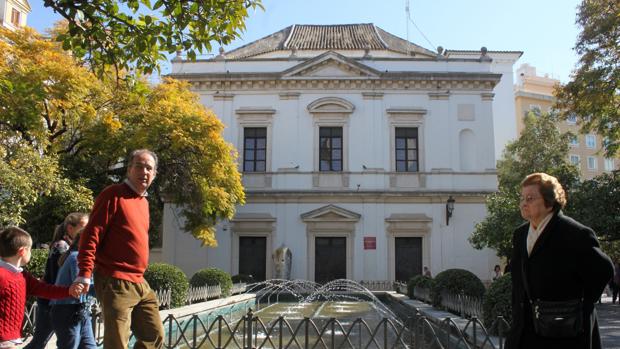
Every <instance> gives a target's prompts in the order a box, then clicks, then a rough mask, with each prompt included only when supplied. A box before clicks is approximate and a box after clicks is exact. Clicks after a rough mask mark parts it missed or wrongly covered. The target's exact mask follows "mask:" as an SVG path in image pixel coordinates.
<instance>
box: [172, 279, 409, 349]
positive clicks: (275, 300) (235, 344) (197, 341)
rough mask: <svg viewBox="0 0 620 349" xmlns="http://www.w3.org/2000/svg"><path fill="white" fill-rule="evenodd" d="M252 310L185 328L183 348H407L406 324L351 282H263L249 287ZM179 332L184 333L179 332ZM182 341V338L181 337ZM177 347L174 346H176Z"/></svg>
mask: <svg viewBox="0 0 620 349" xmlns="http://www.w3.org/2000/svg"><path fill="white" fill-rule="evenodd" d="M246 292H247V293H253V294H255V295H256V298H255V300H256V303H255V309H254V310H253V311H252V310H251V311H250V312H248V313H247V314H245V315H244V314H238V318H236V319H235V318H228V319H224V318H222V317H217V318H216V319H215V320H214V321H213V322H211V323H208V324H204V323H201V324H202V326H197V325H196V324H193V325H190V324H189V323H186V324H185V325H184V327H185V328H191V327H193V328H194V329H195V328H198V329H200V328H202V329H203V330H204V331H198V332H201V334H200V333H197V332H194V340H193V341H192V342H193V344H189V343H187V340H186V341H185V342H186V343H187V346H186V347H187V348H212V347H213V348H338V347H348V348H408V347H410V346H411V345H410V340H411V335H410V333H409V330H408V329H407V328H406V326H405V324H404V323H403V322H402V321H401V320H400V319H399V318H398V317H397V316H396V315H395V314H394V313H393V312H392V311H391V310H390V309H389V308H388V307H387V306H386V305H384V304H383V303H382V302H381V301H380V300H379V299H378V298H377V297H376V296H375V295H374V294H373V293H372V292H371V291H369V290H368V289H367V288H365V287H364V286H362V285H360V284H359V283H357V282H355V281H351V280H334V281H331V282H329V283H327V284H325V285H319V284H317V283H314V282H311V281H306V280H284V279H276V280H268V281H263V282H260V283H257V284H253V285H251V286H250V287H248V290H247V291H246ZM182 332H184V331H182ZM183 337H186V336H185V334H184V335H183ZM177 342H179V341H178V340H177Z"/></svg>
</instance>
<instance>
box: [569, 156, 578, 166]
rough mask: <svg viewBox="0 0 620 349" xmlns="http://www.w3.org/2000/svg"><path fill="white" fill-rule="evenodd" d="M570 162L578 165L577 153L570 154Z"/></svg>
mask: <svg viewBox="0 0 620 349" xmlns="http://www.w3.org/2000/svg"><path fill="white" fill-rule="evenodd" d="M570 163H571V164H573V165H575V166H579V155H572V154H571V156H570Z"/></svg>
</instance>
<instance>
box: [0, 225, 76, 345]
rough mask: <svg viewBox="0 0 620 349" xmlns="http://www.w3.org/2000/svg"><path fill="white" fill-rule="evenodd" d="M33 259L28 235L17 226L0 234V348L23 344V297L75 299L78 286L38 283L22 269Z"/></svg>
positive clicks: (24, 298)
mask: <svg viewBox="0 0 620 349" xmlns="http://www.w3.org/2000/svg"><path fill="white" fill-rule="evenodd" d="M31 257H32V238H31V237H30V234H28V232H26V231H25V230H23V229H20V228H17V227H8V228H5V229H3V230H2V231H0V348H3V349H7V348H17V346H19V345H20V344H21V343H22V334H21V327H22V323H23V321H24V309H25V308H26V296H37V297H46V298H49V299H58V298H66V297H69V296H70V295H72V296H74V297H76V296H78V295H79V294H80V293H81V290H82V286H81V285H72V286H71V287H59V286H54V285H50V284H47V283H45V282H43V281H40V280H37V279H36V278H34V277H33V276H32V275H30V273H28V272H26V271H24V270H23V269H22V267H23V266H25V265H26V264H28V262H30V258H31Z"/></svg>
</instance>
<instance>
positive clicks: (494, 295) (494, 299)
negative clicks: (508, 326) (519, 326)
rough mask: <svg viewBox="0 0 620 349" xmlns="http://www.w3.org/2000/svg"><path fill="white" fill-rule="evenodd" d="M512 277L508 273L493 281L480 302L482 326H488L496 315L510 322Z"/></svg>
mask: <svg viewBox="0 0 620 349" xmlns="http://www.w3.org/2000/svg"><path fill="white" fill-rule="evenodd" d="M511 297H512V277H511V274H510V273H508V274H506V275H504V276H502V277H500V278H499V279H497V280H495V281H493V283H492V284H491V286H489V289H488V290H487V293H486V295H485V296H484V302H483V303H482V309H483V311H484V326H485V327H486V328H490V327H491V325H492V324H493V322H494V321H495V320H496V319H497V317H498V316H503V317H504V319H505V320H506V321H508V323H510V322H512V298H511Z"/></svg>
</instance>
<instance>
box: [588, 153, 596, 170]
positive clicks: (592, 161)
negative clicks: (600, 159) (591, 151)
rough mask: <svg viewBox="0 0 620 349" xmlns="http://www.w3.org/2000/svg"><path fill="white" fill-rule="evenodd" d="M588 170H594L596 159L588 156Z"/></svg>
mask: <svg viewBox="0 0 620 349" xmlns="http://www.w3.org/2000/svg"><path fill="white" fill-rule="evenodd" d="M588 170H596V158H595V157H594V156H588Z"/></svg>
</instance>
